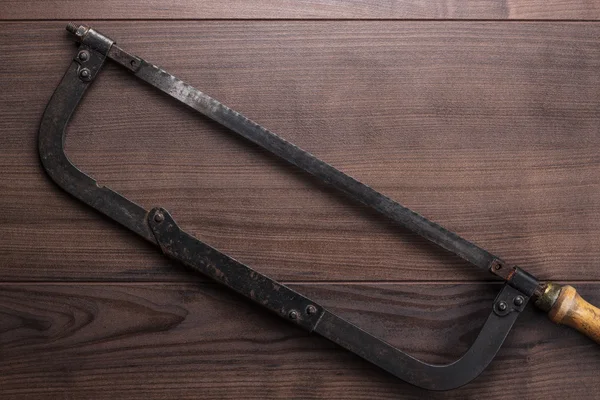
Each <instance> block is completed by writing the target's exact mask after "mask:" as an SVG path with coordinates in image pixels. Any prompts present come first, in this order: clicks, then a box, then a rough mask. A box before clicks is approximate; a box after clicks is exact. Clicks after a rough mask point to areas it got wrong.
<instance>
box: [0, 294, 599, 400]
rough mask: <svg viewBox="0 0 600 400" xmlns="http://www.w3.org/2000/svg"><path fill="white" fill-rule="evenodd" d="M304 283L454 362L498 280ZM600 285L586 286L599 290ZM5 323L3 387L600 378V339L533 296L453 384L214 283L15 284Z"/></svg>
mask: <svg viewBox="0 0 600 400" xmlns="http://www.w3.org/2000/svg"><path fill="white" fill-rule="evenodd" d="M294 288H295V289H297V290H299V291H302V292H304V293H306V294H308V295H309V296H312V297H313V298H315V299H318V300H319V301H321V302H323V303H324V304H325V305H326V306H328V307H330V308H332V309H333V310H334V311H336V312H338V313H340V315H342V316H344V317H345V318H347V319H349V320H350V321H352V322H354V323H356V324H359V325H361V326H363V327H365V329H368V330H369V331H371V332H372V333H374V334H376V335H379V336H381V337H383V338H384V339H385V340H387V341H389V342H390V343H392V344H394V345H396V346H398V347H400V348H402V349H405V350H408V351H410V352H411V353H412V354H414V355H415V356H417V357H420V358H423V359H426V360H429V361H430V362H447V361H449V360H452V359H454V358H456V357H458V356H460V354H461V353H462V352H463V351H465V350H466V349H467V348H468V346H469V345H470V343H471V342H472V341H473V340H474V337H475V335H476V334H477V332H478V329H479V327H480V325H481V324H482V323H483V321H484V320H485V318H486V315H487V313H488V312H489V309H490V308H489V307H490V304H491V301H492V299H493V297H494V295H495V293H496V291H497V290H498V285H443V284H439V285H385V284H384V285H330V284H319V285H300V286H294ZM596 288H597V286H596V285H582V286H580V289H581V291H582V293H584V294H585V295H586V296H589V298H590V299H591V300H592V301H596V302H598V301H600V296H599V295H598V291H597V290H596ZM0 326H1V327H2V330H1V331H0V355H1V357H0V388H2V389H1V390H2V395H3V396H2V398H3V399H12V398H36V399H38V398H39V399H44V398H57V397H64V398H94V399H109V398H125V397H126V398H148V397H151V398H157V399H158V398H165V399H166V398H210V399H214V398H236V399H237V398H301V399H312V398H344V399H354V398H356V399H358V398H366V397H373V396H376V397H377V398H384V399H388V398H389V399H392V398H407V399H422V398H423V396H426V398H430V399H442V398H443V399H475V398H481V396H482V394H483V393H485V398H488V399H504V398H517V397H518V398H526V399H532V398H548V397H550V398H573V397H577V398H593V397H594V395H593V394H594V393H597V392H598V390H599V389H600V387H599V384H598V381H597V379H596V375H597V370H598V368H600V352H598V351H597V345H596V344H595V343H594V342H592V341H591V340H589V339H586V338H584V337H583V336H581V335H574V334H571V333H568V332H567V331H566V329H567V328H564V329H563V328H561V327H559V326H556V325H553V324H551V323H550V322H549V321H548V320H547V319H546V318H545V316H544V315H543V313H539V312H534V311H533V309H532V308H529V309H528V310H527V311H526V312H525V313H524V315H523V316H521V318H520V320H519V321H518V322H517V325H516V327H515V330H514V331H513V333H512V334H511V335H510V336H509V338H508V340H507V343H506V344H505V346H504V347H503V348H502V349H501V351H500V353H499V355H498V357H497V358H496V359H495V361H494V362H493V363H492V365H491V366H490V367H489V368H488V369H487V370H486V371H484V373H483V375H482V376H480V377H479V378H478V379H476V380H475V381H474V382H473V383H471V384H470V385H468V386H465V387H463V388H461V389H458V390H455V391H451V392H445V393H432V392H423V391H422V390H419V389H416V388H414V387H411V386H409V385H408V384H405V383H403V382H401V381H399V380H397V379H395V378H393V377H391V376H388V375H387V374H386V373H384V372H382V371H381V370H378V369H377V368H375V367H373V366H371V365H369V364H367V363H366V362H363V361H361V360H360V359H358V358H357V357H356V356H353V355H351V354H349V353H348V352H346V351H344V350H342V349H339V348H337V347H336V346H335V345H333V344H331V343H330V342H328V341H326V340H325V339H322V338H320V337H316V336H315V337H309V336H307V335H306V334H305V333H304V332H303V331H300V330H298V329H297V328H295V327H293V326H291V325H287V324H286V323H285V322H283V321H281V320H279V319H278V318H277V317H275V316H271V315H269V314H266V313H265V312H263V311H262V310H260V309H258V308H255V307H254V306H251V305H249V304H248V303H247V302H245V301H243V300H241V299H239V298H237V297H235V296H233V295H230V294H229V292H226V291H224V290H221V289H219V288H218V287H217V286H215V285H209V284H204V285H196V284H192V283H189V284H78V285H72V284H60V283H56V284H29V285H22V284H13V285H4V286H2V287H0ZM565 359H569V360H577V362H567V363H565V362H564V360H565ZM507 380H510V382H511V384H510V385H504V384H502V382H505V381H507ZM575 382H576V383H577V384H576V385H575V384H573V383H575ZM550 383H551V384H550Z"/></svg>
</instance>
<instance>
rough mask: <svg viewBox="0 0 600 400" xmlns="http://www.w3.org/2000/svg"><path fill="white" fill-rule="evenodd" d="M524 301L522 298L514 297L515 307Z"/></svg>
mask: <svg viewBox="0 0 600 400" xmlns="http://www.w3.org/2000/svg"><path fill="white" fill-rule="evenodd" d="M524 301H525V299H524V298H523V296H517V297H515V300H514V303H515V306H522V305H523V302H524Z"/></svg>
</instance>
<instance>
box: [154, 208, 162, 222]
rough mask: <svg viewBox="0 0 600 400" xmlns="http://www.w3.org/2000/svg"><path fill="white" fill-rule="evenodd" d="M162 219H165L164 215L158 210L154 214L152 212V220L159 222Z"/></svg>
mask: <svg viewBox="0 0 600 400" xmlns="http://www.w3.org/2000/svg"><path fill="white" fill-rule="evenodd" d="M164 220H165V216H164V215H163V213H161V212H160V211H159V212H157V213H156V214H154V221H156V222H158V223H159V224H160V223H161V222H163V221H164Z"/></svg>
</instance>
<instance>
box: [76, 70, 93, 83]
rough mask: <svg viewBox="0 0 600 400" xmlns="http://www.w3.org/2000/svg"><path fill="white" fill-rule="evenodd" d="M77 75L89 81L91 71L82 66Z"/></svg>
mask: <svg viewBox="0 0 600 400" xmlns="http://www.w3.org/2000/svg"><path fill="white" fill-rule="evenodd" d="M79 77H80V78H81V80H83V81H89V80H90V79H92V72H91V71H90V70H89V69H87V68H83V69H82V70H81V71H79Z"/></svg>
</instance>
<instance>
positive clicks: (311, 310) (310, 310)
mask: <svg viewBox="0 0 600 400" xmlns="http://www.w3.org/2000/svg"><path fill="white" fill-rule="evenodd" d="M316 312H317V307H315V306H313V305H312V304H311V305H309V306H308V307H306V313H307V314H308V315H313V314H315V313H316Z"/></svg>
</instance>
